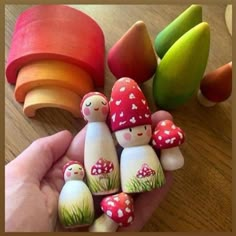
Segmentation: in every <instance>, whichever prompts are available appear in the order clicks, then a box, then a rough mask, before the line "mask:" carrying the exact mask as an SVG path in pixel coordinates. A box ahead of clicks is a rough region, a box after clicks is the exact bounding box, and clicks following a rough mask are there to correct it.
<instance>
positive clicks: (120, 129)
mask: <svg viewBox="0 0 236 236" xmlns="http://www.w3.org/2000/svg"><path fill="white" fill-rule="evenodd" d="M109 120H110V125H111V129H112V131H113V132H115V136H116V139H117V141H118V143H119V144H120V145H121V146H122V147H123V148H124V149H123V151H122V153H121V160H120V175H121V187H122V191H123V192H125V193H136V192H144V191H150V190H152V189H154V188H157V187H160V186H162V185H163V184H164V182H165V177H164V174H163V171H162V167H161V165H160V162H159V159H158V157H157V155H156V153H155V151H154V149H153V148H152V147H151V146H150V145H149V142H150V140H151V137H152V130H151V124H152V120H151V112H150V109H149V107H148V104H147V101H146V99H145V97H144V95H143V93H142V91H141V89H140V88H139V86H138V85H137V83H136V82H135V81H134V80H132V79H130V78H127V77H124V78H121V79H119V80H117V81H116V82H115V84H114V86H113V89H112V94H111V100H110V119H109Z"/></svg>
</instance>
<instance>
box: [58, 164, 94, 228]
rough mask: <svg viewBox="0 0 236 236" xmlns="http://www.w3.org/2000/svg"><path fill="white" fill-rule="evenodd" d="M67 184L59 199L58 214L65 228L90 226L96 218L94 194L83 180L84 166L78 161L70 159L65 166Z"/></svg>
mask: <svg viewBox="0 0 236 236" xmlns="http://www.w3.org/2000/svg"><path fill="white" fill-rule="evenodd" d="M63 173H64V180H65V185H64V186H63V188H62V190H61V192H60V196H59V201H58V215H59V219H60V222H61V224H62V225H63V226H64V227H65V228H75V227H82V226H88V225H90V224H91V223H92V222H93V219H94V205H93V198H92V194H91V192H90V191H89V189H88V187H87V185H86V184H85V183H84V182H83V178H84V174H85V172H84V168H83V165H82V164H81V163H80V162H78V161H69V162H68V163H66V164H65V165H64V167H63Z"/></svg>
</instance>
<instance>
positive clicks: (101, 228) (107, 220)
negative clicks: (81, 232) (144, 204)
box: [89, 192, 134, 232]
mask: <svg viewBox="0 0 236 236" xmlns="http://www.w3.org/2000/svg"><path fill="white" fill-rule="evenodd" d="M133 204H134V201H133V198H132V197H131V196H130V195H128V194H126V193H123V192H121V193H119V194H115V195H113V196H108V197H105V198H104V199H103V200H102V201H101V204H100V205H101V209H102V211H103V212H104V214H102V215H101V216H100V217H99V218H98V219H96V220H95V222H94V223H93V224H92V225H91V226H90V227H89V231H90V232H115V231H116V230H117V228H118V227H119V226H122V227H126V226H129V225H130V224H132V222H133V220H134V206H133Z"/></svg>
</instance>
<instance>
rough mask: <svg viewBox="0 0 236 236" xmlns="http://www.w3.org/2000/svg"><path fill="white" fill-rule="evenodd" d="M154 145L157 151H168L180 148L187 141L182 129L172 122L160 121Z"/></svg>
mask: <svg viewBox="0 0 236 236" xmlns="http://www.w3.org/2000/svg"><path fill="white" fill-rule="evenodd" d="M152 139H153V140H152V144H153V146H154V147H155V148H157V149H166V148H172V147H177V146H180V145H181V144H182V143H183V142H184V139H185V134H184V132H183V130H182V129H180V128H179V127H177V126H176V125H175V124H174V123H173V121H171V120H163V121H160V122H159V123H158V124H157V126H156V128H155V130H154V134H153V136H152Z"/></svg>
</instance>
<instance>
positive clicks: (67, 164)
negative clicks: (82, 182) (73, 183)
mask: <svg viewBox="0 0 236 236" xmlns="http://www.w3.org/2000/svg"><path fill="white" fill-rule="evenodd" d="M74 164H78V165H80V166H82V167H83V169H84V166H83V164H82V163H81V162H79V161H69V162H67V163H66V164H65V165H64V166H63V174H64V173H65V170H66V169H67V167H69V166H71V165H74Z"/></svg>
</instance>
